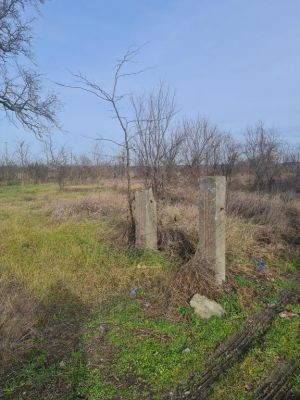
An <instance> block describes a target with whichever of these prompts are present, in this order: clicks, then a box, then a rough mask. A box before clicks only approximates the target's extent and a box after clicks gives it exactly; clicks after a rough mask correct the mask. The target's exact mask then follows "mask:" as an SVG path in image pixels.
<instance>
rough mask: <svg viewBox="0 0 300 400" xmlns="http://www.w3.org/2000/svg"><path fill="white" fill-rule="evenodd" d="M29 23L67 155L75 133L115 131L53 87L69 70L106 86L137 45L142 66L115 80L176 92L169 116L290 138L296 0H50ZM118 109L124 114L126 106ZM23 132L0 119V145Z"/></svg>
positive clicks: (81, 144)
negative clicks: (254, 127) (263, 128)
mask: <svg viewBox="0 0 300 400" xmlns="http://www.w3.org/2000/svg"><path fill="white" fill-rule="evenodd" d="M41 11H42V15H41V16H40V17H39V19H38V21H37V22H36V23H35V26H34V32H35V40H34V48H33V50H34V52H35V55H36V62H37V65H38V69H39V71H40V72H42V73H43V74H44V75H45V87H46V88H47V89H49V90H52V91H56V92H57V93H58V94H59V95H60V99H61V101H62V102H63V104H64V108H63V110H62V112H61V114H60V122H61V125H62V126H63V128H64V130H65V132H64V133H55V139H56V140H57V141H58V142H60V143H66V144H68V145H69V146H71V147H72V148H73V149H74V151H75V152H85V151H88V150H89V149H90V148H91V143H90V141H89V140H87V139H86V138H84V137H83V136H85V135H87V136H96V135H99V134H101V135H103V136H107V137H111V138H113V139H115V140H117V139H118V138H120V137H121V134H120V130H119V128H118V125H117V124H116V121H114V120H113V119H112V118H111V117H112V114H111V112H110V109H109V106H108V105H107V104H103V103H101V102H99V101H97V100H96V99H94V98H93V97H92V96H90V95H88V94H86V93H81V92H79V91H72V90H70V89H64V88H60V87H58V86H56V85H55V84H54V83H52V81H59V82H64V83H72V77H71V76H70V73H69V71H73V72H78V71H81V72H82V73H84V74H86V75H87V76H89V77H90V78H91V79H94V80H95V81H97V82H99V83H101V84H103V85H104V87H105V88H109V87H110V83H111V73H112V68H113V66H114V63H115V60H116V59H117V58H118V57H120V56H121V55H122V54H123V53H124V51H125V50H126V49H127V48H128V47H129V46H130V45H142V44H144V43H147V44H146V45H145V47H144V48H143V49H142V51H141V53H140V55H139V57H138V59H137V61H138V63H137V65H136V66H135V65H134V66H133V68H135V67H137V68H146V67H151V69H149V70H148V71H146V72H145V73H143V74H142V75H140V76H138V77H131V78H130V79H128V80H127V82H126V83H124V85H125V86H124V89H125V88H126V90H129V91H131V92H133V93H137V94H138V93H143V92H147V91H149V90H151V89H152V88H153V87H155V86H156V85H157V84H158V83H159V81H161V80H163V81H166V82H167V83H168V84H170V85H171V86H172V87H173V88H174V89H175V90H176V97H177V104H178V110H179V114H178V117H181V116H187V117H193V116H196V115H198V114H199V115H201V116H206V117H209V118H210V120H211V121H213V122H215V123H217V124H218V125H219V127H220V128H221V129H224V130H227V131H231V132H232V134H233V135H235V136H236V137H240V136H241V134H242V132H243V130H244V129H245V127H246V125H249V124H253V123H255V122H256V121H257V120H263V121H265V123H266V125H268V126H270V127H276V128H277V129H278V131H279V132H281V134H282V136H283V137H284V138H285V139H287V140H289V141H290V142H294V143H295V142H297V141H298V142H299V141H300V1H299V0H251V1H249V0H184V1H183V0H181V1H179V0H163V1H162V0H126V1H124V0H118V1H116V0H110V1H108V0H107V1H104V0H50V1H48V2H47V4H46V5H44V6H43V7H42V10H41ZM127 111H128V110H126V106H125V105H124V112H127ZM16 138H21V139H22V138H25V139H26V140H27V141H30V142H31V143H32V146H33V148H34V149H37V145H36V144H35V139H34V138H33V136H32V134H30V133H26V132H24V131H23V130H22V129H21V128H20V129H17V128H15V127H14V126H11V125H9V124H8V123H7V122H6V121H5V118H4V116H3V115H1V119H0V141H1V147H2V146H3V144H4V142H5V141H7V142H9V146H11V147H13V142H14V141H15V140H16Z"/></svg>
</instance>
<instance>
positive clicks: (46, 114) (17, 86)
mask: <svg viewBox="0 0 300 400" xmlns="http://www.w3.org/2000/svg"><path fill="white" fill-rule="evenodd" d="M43 2H44V1H43V0H1V1H0V110H1V111H3V112H4V113H5V114H6V116H7V117H8V119H9V120H10V121H11V122H13V123H17V122H19V123H20V124H21V125H22V126H23V127H24V128H25V129H27V130H30V131H32V132H34V134H35V135H37V136H42V135H43V134H44V133H45V132H49V130H50V129H51V128H53V127H58V124H57V118H56V116H57V111H58V106H59V102H58V100H57V97H56V96H55V95H54V94H50V95H48V96H46V97H43V96H42V86H41V75H40V74H38V73H37V72H35V71H33V70H30V69H28V68H25V67H23V66H21V65H20V61H22V59H24V58H27V59H29V60H32V53H31V45H32V31H31V24H32V19H29V20H26V19H25V18H24V14H25V13H26V12H27V11H28V9H29V7H30V6H33V7H35V8H38V6H39V4H40V3H43Z"/></svg>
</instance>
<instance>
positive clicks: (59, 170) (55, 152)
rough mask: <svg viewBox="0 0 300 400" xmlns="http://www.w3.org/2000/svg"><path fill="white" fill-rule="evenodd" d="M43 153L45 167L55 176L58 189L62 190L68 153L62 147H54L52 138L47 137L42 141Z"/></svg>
mask: <svg viewBox="0 0 300 400" xmlns="http://www.w3.org/2000/svg"><path fill="white" fill-rule="evenodd" d="M44 153H45V156H46V160H47V165H48V167H50V169H52V170H53V172H54V173H55V174H56V178H57V181H58V185H59V188H60V189H62V188H63V187H64V185H65V179H66V177H67V173H68V161H69V152H68V150H67V148H66V146H64V145H61V146H60V147H56V146H55V144H54V143H53V140H52V137H51V136H49V137H48V138H47V139H46V140H44Z"/></svg>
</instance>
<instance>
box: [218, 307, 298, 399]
mask: <svg viewBox="0 0 300 400" xmlns="http://www.w3.org/2000/svg"><path fill="white" fill-rule="evenodd" d="M286 309H287V310H291V311H293V312H295V313H296V312H298V313H299V312H300V307H299V306H294V305H289V306H287V307H286ZM299 331H300V316H299V315H298V316H295V317H292V318H291V319H285V318H281V317H277V318H276V319H275V321H274V323H273V325H272V328H271V329H270V331H269V332H268V333H267V334H266V336H265V338H264V340H263V343H262V344H257V346H256V347H254V348H253V349H252V350H250V351H249V353H248V354H247V355H246V357H245V359H244V360H243V361H242V362H241V363H240V364H238V365H236V366H235V367H233V368H232V369H231V370H230V371H229V372H228V373H227V374H226V375H225V376H224V377H223V379H222V381H221V382H220V383H218V384H217V385H216V386H215V390H214V394H213V396H212V399H214V400H219V399H220V400H221V399H232V400H233V399H241V400H242V399H244V400H247V399H251V398H252V397H251V391H250V390H249V391H248V390H247V388H254V387H256V385H257V384H258V383H259V382H260V381H261V380H262V379H264V378H268V376H269V374H270V371H273V370H274V369H275V368H276V367H277V365H278V363H279V362H280V360H284V359H286V360H297V359H298V357H299V348H300V336H299ZM298 381H299V376H296V377H295V390H299V385H298ZM296 383H297V385H296Z"/></svg>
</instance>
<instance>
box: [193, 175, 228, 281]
mask: <svg viewBox="0 0 300 400" xmlns="http://www.w3.org/2000/svg"><path fill="white" fill-rule="evenodd" d="M199 191H200V202H199V246H200V254H201V257H203V258H204V259H206V260H207V261H208V266H209V268H211V269H212V270H213V272H214V275H215V279H216V283H217V284H222V282H224V281H225V193H226V179H225V177H224V176H205V177H202V178H200V182H199Z"/></svg>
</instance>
